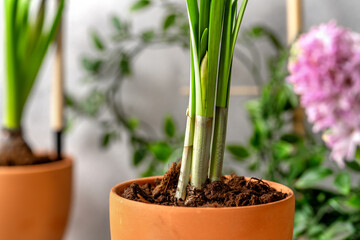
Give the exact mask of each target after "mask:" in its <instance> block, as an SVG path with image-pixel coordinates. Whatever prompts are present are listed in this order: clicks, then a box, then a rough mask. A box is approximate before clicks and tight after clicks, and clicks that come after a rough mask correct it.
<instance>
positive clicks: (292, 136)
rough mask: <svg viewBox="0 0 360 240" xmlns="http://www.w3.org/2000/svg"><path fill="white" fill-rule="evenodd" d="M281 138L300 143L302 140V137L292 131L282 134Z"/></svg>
mask: <svg viewBox="0 0 360 240" xmlns="http://www.w3.org/2000/svg"><path fill="white" fill-rule="evenodd" d="M280 139H281V140H283V141H285V142H288V143H298V142H300V141H301V140H302V139H301V137H299V136H298V135H296V134H292V133H286V134H284V135H282V136H281V137H280Z"/></svg>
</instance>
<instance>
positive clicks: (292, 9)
mask: <svg viewBox="0 0 360 240" xmlns="http://www.w3.org/2000/svg"><path fill="white" fill-rule="evenodd" d="M302 23H303V21H302V0H287V39H288V43H289V44H292V43H293V41H294V40H295V39H296V37H297V36H298V35H299V33H301V31H302ZM293 128H294V131H295V132H296V133H297V134H300V135H304V134H305V124H304V110H303V109H302V108H298V109H296V110H295V112H294V115H293Z"/></svg>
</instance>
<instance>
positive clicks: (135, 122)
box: [128, 117, 140, 131]
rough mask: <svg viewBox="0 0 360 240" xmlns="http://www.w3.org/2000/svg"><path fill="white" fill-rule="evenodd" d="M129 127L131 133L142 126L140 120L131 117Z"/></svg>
mask: <svg viewBox="0 0 360 240" xmlns="http://www.w3.org/2000/svg"><path fill="white" fill-rule="evenodd" d="M128 123H129V127H130V130H131V131H134V130H135V129H136V128H137V127H138V126H139V124H140V120H139V119H138V118H136V117H131V118H130V119H129V122H128Z"/></svg>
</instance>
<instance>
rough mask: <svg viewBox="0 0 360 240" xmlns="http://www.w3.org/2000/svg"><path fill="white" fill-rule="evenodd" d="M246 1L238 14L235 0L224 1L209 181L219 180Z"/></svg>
mask: <svg viewBox="0 0 360 240" xmlns="http://www.w3.org/2000/svg"><path fill="white" fill-rule="evenodd" d="M247 2H248V0H243V2H242V3H241V7H240V11H239V14H238V16H236V6H237V1H230V0H227V1H226V6H225V18H224V24H223V32H222V43H221V53H220V64H219V76H218V88H217V99H216V115H215V127H214V139H213V144H212V154H211V166H210V170H209V178H210V179H211V181H216V180H219V179H220V177H221V172H222V165H223V161H224V151H225V140H226V129H227V115H228V106H229V99H230V84H231V69H232V60H233V55H234V49H235V44H236V39H237V35H238V33H239V29H240V26H241V22H242V19H243V16H244V12H245V9H246V5H247ZM235 22H236V24H235Z"/></svg>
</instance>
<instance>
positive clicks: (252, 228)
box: [110, 177, 295, 240]
mask: <svg viewBox="0 0 360 240" xmlns="http://www.w3.org/2000/svg"><path fill="white" fill-rule="evenodd" d="M156 178H159V177H150V178H142V179H136V180H133V181H128V182H124V183H121V184H119V185H117V186H115V187H114V188H113V189H112V190H111V192H110V228H111V239H112V240H127V239H129V240H130V239H142V240H147V239H149V240H152V239H157V240H162V239H164V240H171V239H179V240H181V239H185V240H186V239H189V240H190V239H207V240H209V239H217V240H219V239H243V240H291V239H292V234H293V227H294V213H295V197H294V193H293V191H292V190H291V189H290V188H288V187H286V186H284V185H281V184H278V183H274V182H270V181H265V182H267V183H268V184H270V186H271V187H273V188H275V189H276V190H278V191H282V192H285V193H288V194H289V196H288V197H287V198H285V199H283V200H281V201H278V202H274V203H269V204H262V205H256V206H248V207H233V208H192V207H170V206H160V205H155V204H145V203H141V202H136V201H131V200H128V199H125V198H122V197H121V196H120V194H121V193H122V192H123V191H124V189H125V188H126V187H128V186H129V185H130V184H131V183H133V182H137V183H138V184H140V185H142V184H145V183H150V184H154V181H155V179H156Z"/></svg>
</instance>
